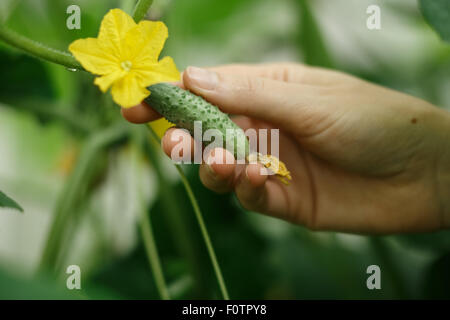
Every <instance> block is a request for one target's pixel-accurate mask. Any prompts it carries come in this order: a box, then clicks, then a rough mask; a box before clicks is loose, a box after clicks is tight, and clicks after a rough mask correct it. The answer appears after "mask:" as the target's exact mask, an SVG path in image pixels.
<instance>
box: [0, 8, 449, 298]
mask: <svg viewBox="0 0 450 320" xmlns="http://www.w3.org/2000/svg"><path fill="white" fill-rule="evenodd" d="M70 4H77V5H79V6H80V8H81V14H82V16H81V30H68V29H67V28H66V19H67V17H68V15H67V14H66V8H67V7H68V6H69V5H70ZM371 4H378V5H380V7H381V22H382V28H381V30H372V31H371V30H368V29H367V28H366V19H367V17H368V16H367V14H366V8H367V7H368V6H369V5H371ZM133 6H134V1H132V0H129V1H125V0H124V1H105V0H102V1H100V0H98V1H90V0H84V1H81V0H71V1H65V0H59V1H52V0H21V1H19V0H17V1H13V0H2V1H1V3H0V19H1V22H2V23H5V24H6V25H7V26H8V27H10V28H11V29H13V30H15V31H17V32H19V33H21V34H23V35H25V36H27V37H30V38H32V39H34V40H37V41H40V42H43V43H46V44H48V45H49V46H52V47H55V48H59V49H63V50H66V48H67V46H68V45H69V44H70V42H71V41H73V40H75V39H78V38H82V37H95V36H96V34H97V31H98V27H99V25H100V22H101V19H102V17H103V16H104V14H105V13H106V12H107V11H108V10H109V9H110V8H114V7H119V8H122V9H124V10H125V11H127V12H132V9H133ZM148 17H149V18H150V19H157V20H163V21H164V22H165V23H166V24H167V25H168V28H169V32H170V37H169V39H168V42H167V45H166V47H165V49H164V52H163V55H170V56H172V57H173V58H174V59H175V61H176V62H177V65H178V67H179V69H180V70H182V69H184V68H185V67H186V66H188V65H197V66H209V65H215V64H226V63H232V62H233V63H236V62H240V63H259V62H269V61H298V62H304V63H308V64H313V65H319V66H324V67H329V68H335V69H339V70H342V71H345V72H348V73H351V74H354V75H356V76H359V77H362V78H364V79H368V80H370V81H373V82H376V83H379V84H382V85H384V86H388V87H390V88H393V89H396V90H400V91H403V92H406V93H410V94H412V95H415V96H417V97H420V98H423V99H426V100H427V101H430V102H431V103H433V104H436V105H438V106H441V107H444V108H445V107H447V108H450V76H449V75H450V46H449V45H448V44H445V43H444V42H442V41H441V40H440V38H439V37H438V35H437V34H436V33H435V32H434V31H433V30H432V29H431V28H430V26H429V25H428V24H427V23H426V22H425V19H424V18H423V16H422V15H421V13H420V10H419V4H418V3H417V2H416V1H409V0H395V1H368V0H367V1H366V0H336V1H335V0H333V1H331V0H328V1H326V0H317V1H302V0H278V1H275V0H227V1H222V0H172V1H169V0H156V1H154V4H153V6H152V8H151V10H150V12H149V14H148ZM92 81H93V77H92V76H91V75H89V74H87V73H84V72H73V71H70V70H67V69H65V68H64V67H61V66H57V65H53V64H50V63H47V62H43V61H39V60H36V59H34V58H31V57H29V56H27V55H24V54H23V53H22V52H19V51H17V50H15V49H12V48H11V47H8V46H6V45H4V44H2V43H0V190H2V191H4V192H5V193H7V194H8V196H10V197H11V198H13V199H14V200H16V201H17V202H18V203H19V204H20V205H21V206H22V207H23V208H24V211H25V212H24V213H23V214H22V213H20V212H17V211H14V210H10V209H3V208H1V209H0V298H3V299H20V298H27V299H28V298H30V299H47V298H59V299H72V298H75V299H78V298H80V299H107V298H113V299H116V298H118V299H120V298H123V299H158V298H159V295H158V292H157V290H156V287H155V281H154V279H153V277H152V273H151V270H150V267H149V264H148V261H147V257H146V255H145V250H144V246H143V243H142V241H141V238H140V232H139V228H138V220H139V208H140V207H139V203H141V202H144V203H145V205H146V206H147V205H148V207H149V211H148V214H149V216H150V217H151V221H152V226H153V231H154V234H155V239H156V244H157V247H158V251H159V254H160V257H161V262H162V267H163V271H164V275H165V278H166V281H167V284H168V287H169V292H170V294H171V296H172V297H173V298H175V299H186V298H221V295H220V291H219V289H218V285H217V282H216V280H215V277H214V273H213V269H212V266H211V262H210V260H209V258H208V254H207V251H206V247H205V245H204V241H203V238H202V237H201V235H200V229H199V227H198V225H197V222H196V220H195V216H194V212H193V210H192V207H191V205H190V203H189V199H188V198H187V196H186V193H185V190H184V188H183V186H182V184H181V183H180V179H179V177H178V175H177V172H176V170H175V169H174V167H173V166H172V165H171V163H170V161H169V160H168V159H166V158H165V157H164V156H163V155H162V154H161V152H160V151H159V149H158V148H154V147H153V148H152V149H151V150H150V153H149V154H146V155H144V154H143V153H142V152H141V151H142V150H141V149H142V148H140V146H141V144H142V134H141V130H139V129H141V128H137V127H138V126H131V125H128V124H126V123H125V121H124V120H123V119H122V118H121V117H120V112H119V108H118V107H117V106H115V105H114V103H113V102H112V101H111V98H110V96H109V94H108V95H102V94H101V93H100V91H99V90H98V88H97V87H95V86H94V85H93V84H92ZM124 128H125V129H124ZM121 130H128V131H130V132H132V134H131V136H127V137H124V138H121ZM105 132H106V133H105ZM102 134H103V135H102ZM109 135H113V136H115V135H117V137H118V138H117V139H113V140H112V142H111V143H109V144H108V145H107V146H106V147H105V148H102V149H101V150H99V151H98V152H97V153H95V155H94V156H92V157H91V158H94V159H95V160H93V164H92V166H90V167H89V170H88V171H87V172H86V173H85V175H82V179H81V180H80V182H79V184H78V189H77V191H76V192H74V191H73V189H70V187H68V185H70V183H71V181H72V185H73V184H75V183H74V182H73V179H74V178H73V177H74V175H75V172H77V171H76V170H77V168H78V166H79V165H80V160H78V162H77V159H80V158H81V159H83V157H84V156H83V155H86V154H89V150H92V148H93V147H92V145H95V143H96V141H99V140H101V139H102V137H103V138H104V137H108V136H109ZM96 139H97V140H96ZM105 139H106V138H105ZM92 141H94V142H92ZM86 150H88V151H86ZM86 157H88V156H86ZM77 163H78V164H77ZM183 168H184V170H185V172H186V173H187V175H188V177H189V181H190V182H191V184H192V187H193V189H194V193H195V195H196V197H197V199H198V200H199V203H200V207H201V209H202V211H203V214H204V217H205V220H206V225H207V228H208V231H209V233H210V236H211V238H212V242H213V245H214V247H215V249H216V253H217V257H218V261H219V264H220V266H221V268H222V271H223V274H224V278H225V282H226V285H227V287H228V290H229V293H230V296H231V298H235V299H269V298H270V299H315V298H332V299H382V298H383V299H390V298H402V299H403V298H449V297H450V290H449V288H450V272H449V270H450V233H449V232H448V231H442V232H437V233H431V234H417V235H401V236H360V235H348V234H341V233H332V232H311V231H308V230H306V229H305V228H303V227H299V226H292V225H290V224H288V223H286V222H283V221H279V220H276V219H273V218H270V217H266V216H262V215H259V214H256V213H252V212H247V211H245V210H243V209H242V208H241V207H240V205H239V204H238V202H237V200H236V199H235V197H234V196H233V195H217V194H214V193H212V192H210V191H208V190H206V189H205V188H204V187H203V186H202V185H201V184H200V182H199V179H198V176H197V169H198V168H197V167H196V166H184V167H183ZM68 197H71V198H70V201H68V200H67V198H68ZM62 199H63V200H64V199H65V200H66V202H64V201H63V200H62ZM143 199H144V200H143ZM61 201H63V202H64V203H68V204H69V205H68V207H65V208H64V210H62V209H61ZM67 201H68V202H67ZM379 201H383V199H380V200H379ZM58 207H59V208H60V211H61V210H62V211H64V212H65V213H67V216H65V217H64V219H62V220H64V222H62V223H61V225H63V226H64V227H61V228H60V229H58V230H59V231H58V230H57V232H59V234H60V237H59V239H60V240H61V241H58V243H56V244H55V243H53V244H52V245H54V246H57V247H58V248H59V249H58V250H59V251H58V252H59V254H58V256H57V257H53V258H48V259H49V261H54V262H55V263H52V264H44V266H42V265H41V259H42V256H43V250H44V247H45V244H46V241H47V238H48V235H49V230H50V225H51V223H52V221H53V218H54V215H55V213H56V212H57V211H58ZM52 259H53V260H52ZM72 264H76V265H79V266H80V267H81V270H82V290H79V291H69V290H67V289H66V284H65V281H66V278H67V276H68V275H67V274H66V273H65V271H66V268H67V266H69V265H72ZM372 264H376V265H379V266H380V268H381V272H382V278H381V279H382V280H381V283H382V289H381V290H368V289H367V287H366V279H367V277H368V275H367V274H366V268H367V267H368V266H369V265H372ZM40 265H41V267H39V266H40Z"/></svg>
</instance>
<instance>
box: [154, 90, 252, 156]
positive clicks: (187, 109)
mask: <svg viewBox="0 0 450 320" xmlns="http://www.w3.org/2000/svg"><path fill="white" fill-rule="evenodd" d="M147 89H148V90H149V91H150V92H151V94H150V95H149V96H148V97H147V98H146V99H145V102H147V103H148V104H149V105H150V106H152V108H153V109H155V110H156V111H158V112H159V113H160V114H161V115H162V116H164V118H166V119H167V120H168V121H170V122H172V123H173V124H175V125H176V126H178V127H180V128H184V129H186V130H188V131H189V132H190V133H191V135H194V122H195V121H201V122H202V131H203V132H205V131H206V130H209V129H216V130H218V131H219V132H220V133H221V134H222V141H223V142H224V145H223V147H224V148H225V147H226V146H227V142H230V143H228V146H233V150H228V151H230V152H231V153H233V154H234V156H235V157H236V158H237V156H238V151H240V150H243V151H244V152H245V154H244V155H245V157H248V156H249V152H250V150H249V144H248V140H247V137H246V136H245V134H244V131H243V130H242V129H241V128H240V127H239V126H238V125H236V124H235V123H234V122H233V121H231V119H230V117H229V116H228V115H227V114H225V113H223V112H222V111H220V110H219V108H217V107H216V106H214V105H212V104H210V103H209V102H207V101H206V100H205V99H203V98H202V97H199V96H197V95H195V94H193V93H191V92H190V91H187V90H183V89H181V88H179V87H177V86H174V85H170V84H166V83H158V84H155V85H152V86H150V87H148V88H147ZM227 129H228V130H229V132H227ZM203 132H202V135H203ZM211 142H213V141H211ZM211 142H205V143H204V144H205V145H208V144H210V143H211ZM243 151H240V152H243Z"/></svg>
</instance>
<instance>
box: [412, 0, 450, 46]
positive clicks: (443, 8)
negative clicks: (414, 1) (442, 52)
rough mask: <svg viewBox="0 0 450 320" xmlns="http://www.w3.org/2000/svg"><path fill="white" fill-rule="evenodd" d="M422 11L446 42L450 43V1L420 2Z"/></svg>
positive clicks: (431, 0)
mask: <svg viewBox="0 0 450 320" xmlns="http://www.w3.org/2000/svg"><path fill="white" fill-rule="evenodd" d="M419 2H420V10H421V11H422V14H423V16H424V17H425V19H426V20H427V21H428V23H429V24H430V25H431V26H432V27H433V28H434V29H435V30H436V31H437V33H439V35H440V36H441V38H442V39H443V40H444V41H447V42H450V1H448V0H420V1H419Z"/></svg>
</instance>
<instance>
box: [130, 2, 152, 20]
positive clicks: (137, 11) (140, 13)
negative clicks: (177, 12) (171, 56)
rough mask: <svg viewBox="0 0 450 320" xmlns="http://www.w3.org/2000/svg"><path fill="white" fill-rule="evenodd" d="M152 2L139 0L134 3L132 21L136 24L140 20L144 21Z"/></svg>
mask: <svg viewBox="0 0 450 320" xmlns="http://www.w3.org/2000/svg"><path fill="white" fill-rule="evenodd" d="M152 3H153V0H139V1H138V2H137V3H136V7H134V12H133V19H134V21H136V23H138V22H139V21H141V20H142V19H144V17H145V15H146V14H147V12H148V9H150V6H151V5H152Z"/></svg>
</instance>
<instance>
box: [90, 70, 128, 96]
mask: <svg viewBox="0 0 450 320" xmlns="http://www.w3.org/2000/svg"><path fill="white" fill-rule="evenodd" d="M126 74H127V73H126V71H125V70H121V69H117V70H116V71H114V72H112V73H109V74H107V75H104V76H102V77H97V78H95V80H94V83H95V84H96V85H98V86H99V87H100V90H102V91H103V92H106V91H107V90H108V88H109V87H110V86H111V85H112V84H113V83H114V82H116V81H118V80H119V79H121V78H123V77H124V76H125V75H126Z"/></svg>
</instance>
